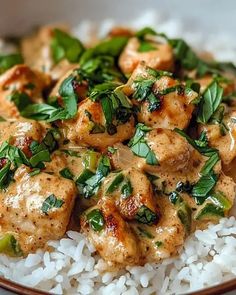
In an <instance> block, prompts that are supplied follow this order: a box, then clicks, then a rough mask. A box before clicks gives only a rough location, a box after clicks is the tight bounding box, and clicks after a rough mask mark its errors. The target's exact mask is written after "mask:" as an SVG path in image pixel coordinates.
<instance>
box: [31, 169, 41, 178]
mask: <svg viewBox="0 0 236 295" xmlns="http://www.w3.org/2000/svg"><path fill="white" fill-rule="evenodd" d="M40 172H41V170H40V169H39V168H34V169H32V170H31V171H30V172H29V175H30V176H31V177H33V176H35V175H38V174H39V173H40Z"/></svg>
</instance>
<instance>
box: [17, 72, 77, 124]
mask: <svg viewBox="0 0 236 295" xmlns="http://www.w3.org/2000/svg"><path fill="white" fill-rule="evenodd" d="M75 80H76V78H75V77H74V76H73V75H70V76H69V77H67V78H66V79H65V80H64V81H63V82H62V84H61V85H60V88H59V94H60V96H61V98H62V101H63V107H61V106H59V105H57V106H53V105H49V104H46V103H40V104H37V103H34V104H32V103H31V104H29V105H27V106H26V107H25V108H24V109H22V110H21V112H20V113H21V115H22V116H23V117H26V118H30V119H33V120H46V121H47V122H54V121H57V120H68V119H71V118H73V117H74V116H75V115H76V113H77V100H78V97H77V94H76V93H75V92H74V87H73V84H74V81H75Z"/></svg>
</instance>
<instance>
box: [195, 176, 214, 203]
mask: <svg viewBox="0 0 236 295" xmlns="http://www.w3.org/2000/svg"><path fill="white" fill-rule="evenodd" d="M217 180H218V176H217V175H216V174H214V173H213V172H210V173H208V174H206V175H202V176H201V177H200V179H199V180H198V182H197V183H196V184H195V185H194V186H193V189H192V196H193V197H194V198H195V200H196V203H197V204H198V205H199V204H202V203H203V202H204V201H205V200H206V199H207V197H208V194H209V193H210V191H211V190H212V189H213V188H214V187H215V185H216V182H217Z"/></svg>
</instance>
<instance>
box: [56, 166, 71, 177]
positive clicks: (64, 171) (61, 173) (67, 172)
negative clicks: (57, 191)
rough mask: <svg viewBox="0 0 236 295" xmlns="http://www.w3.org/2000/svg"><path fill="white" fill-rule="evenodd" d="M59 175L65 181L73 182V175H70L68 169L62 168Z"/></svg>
mask: <svg viewBox="0 0 236 295" xmlns="http://www.w3.org/2000/svg"><path fill="white" fill-rule="evenodd" d="M59 173H60V175H61V176H62V177H64V178H66V179H71V180H73V178H74V175H73V173H72V172H71V171H70V169H69V168H67V167H66V168H64V169H62V170H60V171H59Z"/></svg>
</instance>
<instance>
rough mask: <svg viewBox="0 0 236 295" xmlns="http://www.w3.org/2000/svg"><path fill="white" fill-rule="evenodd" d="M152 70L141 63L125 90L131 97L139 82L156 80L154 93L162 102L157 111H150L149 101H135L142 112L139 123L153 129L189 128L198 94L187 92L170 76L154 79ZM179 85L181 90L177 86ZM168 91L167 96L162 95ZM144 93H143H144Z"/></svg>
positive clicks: (139, 113) (153, 88)
mask: <svg viewBox="0 0 236 295" xmlns="http://www.w3.org/2000/svg"><path fill="white" fill-rule="evenodd" d="M149 71H150V69H149V68H148V67H147V66H146V65H145V64H144V63H141V64H140V65H139V66H138V67H137V68H136V70H135V71H134V72H133V74H132V76H131V77H130V79H129V81H128V83H127V86H126V88H125V91H126V94H128V95H131V96H132V94H134V93H135V91H136V90H137V87H138V84H137V81H140V80H144V81H145V80H149V79H155V83H154V84H153V86H152V93H153V94H154V95H155V96H156V98H158V99H159V100H160V106H159V108H158V109H157V110H154V111H150V110H149V101H143V102H139V101H138V100H137V99H138V98H137V97H136V99H133V103H134V104H138V106H139V107H140V111H139V112H138V121H139V122H142V123H144V124H145V125H147V126H150V127H153V128H166V129H174V128H180V129H184V128H186V127H187V126H188V124H189V122H190V120H191V118H192V112H193V110H194V105H193V104H192V103H191V102H192V101H193V100H194V99H195V98H197V96H198V94H197V93H196V92H194V91H188V92H186V91H185V90H184V86H183V85H180V84H179V82H178V81H177V80H175V79H173V78H172V77H169V76H161V77H159V78H158V79H156V78H154V77H153V76H151V75H150V73H149ZM177 85H179V86H180V87H179V88H176V86H177ZM166 89H172V90H170V91H167V94H164V95H162V94H161V93H163V92H165V91H166ZM142 93H143V91H142Z"/></svg>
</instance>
